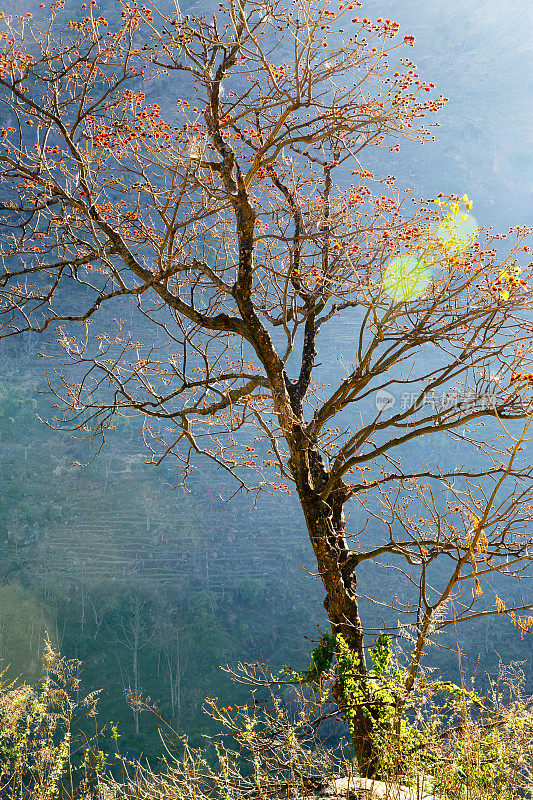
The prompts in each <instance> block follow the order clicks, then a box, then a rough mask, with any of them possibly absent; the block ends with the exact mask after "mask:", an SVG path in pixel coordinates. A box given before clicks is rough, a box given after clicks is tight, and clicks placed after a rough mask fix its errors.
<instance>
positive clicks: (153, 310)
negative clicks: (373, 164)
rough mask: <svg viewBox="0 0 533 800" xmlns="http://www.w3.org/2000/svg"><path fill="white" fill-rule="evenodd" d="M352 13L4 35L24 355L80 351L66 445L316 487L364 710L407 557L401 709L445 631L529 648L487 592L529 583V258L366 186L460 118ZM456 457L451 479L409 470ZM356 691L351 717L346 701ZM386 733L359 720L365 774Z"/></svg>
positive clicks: (314, 8)
mask: <svg viewBox="0 0 533 800" xmlns="http://www.w3.org/2000/svg"><path fill="white" fill-rule="evenodd" d="M359 5H360V4H359V2H358V0H353V2H350V3H347V4H345V5H342V4H341V5H340V6H338V7H337V6H335V7H333V6H331V7H330V5H328V3H327V2H322V0H319V1H318V2H317V3H315V4H311V5H309V4H307V3H305V2H303V0H295V2H294V3H293V4H292V5H291V6H290V7H285V6H284V5H283V3H282V2H281V0H251V1H250V2H246V0H229V2H227V3H223V4H221V5H220V7H219V11H218V13H217V14H216V15H215V16H213V17H212V18H208V17H203V16H201V17H192V16H185V17H184V16H182V15H181V14H180V13H176V16H175V17H174V18H170V17H167V16H165V15H164V14H162V13H160V12H158V11H157V10H155V9H154V10H151V9H149V8H147V7H145V6H138V5H137V4H136V3H135V2H124V3H123V4H122V23H121V24H120V26H118V27H117V28H115V29H113V30H111V29H110V26H109V25H108V22H107V20H105V19H104V18H103V17H101V16H97V14H98V12H97V10H96V9H95V6H89V9H88V11H87V16H86V17H85V18H84V19H81V20H79V21H78V20H72V21H70V22H68V24H63V25H61V24H60V23H59V21H58V17H57V14H58V9H59V4H58V5H57V6H53V7H52V10H51V12H50V15H49V18H48V17H47V18H46V19H45V20H44V21H43V22H39V23H35V24H32V23H31V22H30V21H29V20H28V19H27V17H23V18H15V19H11V18H7V17H3V19H2V24H3V26H4V32H3V33H2V40H1V47H2V54H1V56H0V87H1V90H0V91H1V95H0V96H1V101H2V108H3V114H2V116H3V118H4V119H6V120H7V122H6V123H5V126H4V128H3V129H2V131H1V137H2V138H1V142H2V144H1V150H0V169H1V179H2V185H3V197H4V199H3V203H2V206H1V211H2V217H3V238H2V250H1V257H2V263H3V270H4V271H3V274H2V277H1V281H0V286H1V295H0V313H1V320H2V322H1V325H2V328H1V331H2V335H3V336H4V337H10V336H15V335H20V334H21V333H23V332H24V331H28V330H31V331H37V332H41V333H42V332H43V331H47V330H56V331H57V344H58V345H59V349H60V352H61V353H62V357H63V360H64V361H66V366H65V367H57V368H55V369H54V374H53V376H52V377H51V378H50V386H51V388H52V389H53V391H54V392H55V393H56V394H57V395H58V397H60V399H61V404H62V407H63V409H64V414H63V416H62V417H60V418H58V425H60V426H61V427H67V428H68V427H69V426H70V427H71V428H73V429H75V430H78V431H79V430H81V431H86V432H87V435H88V436H92V437H94V438H95V440H97V441H98V440H99V441H100V442H103V441H104V439H105V434H106V431H107V430H108V429H109V428H110V427H112V426H113V424H114V420H115V418H116V417H117V416H120V415H128V414H137V415H141V416H143V418H144V420H145V423H144V436H145V439H146V442H147V444H148V446H149V448H150V449H151V451H152V457H153V460H154V461H155V462H157V463H159V462H160V461H161V460H162V459H164V458H169V459H170V458H174V459H175V460H176V464H177V466H178V467H180V468H181V469H182V470H183V472H184V474H185V475H187V474H188V473H189V471H190V470H191V468H192V467H193V466H194V465H193V457H195V456H196V455H198V454H199V455H202V456H205V457H207V458H210V459H212V460H213V461H214V462H215V463H216V465H217V466H218V467H219V468H220V469H221V470H222V471H224V472H226V473H229V474H230V476H231V478H232V479H233V480H234V481H235V487H236V490H239V489H242V490H245V491H247V492H250V493H253V492H255V491H259V490H267V491H270V492H272V493H275V492H282V493H284V492H290V491H291V490H292V491H294V490H295V491H296V493H297V495H298V498H299V501H300V504H301V508H302V510H303V513H304V516H305V520H306V524H307V529H308V532H309V538H310V541H311V544H312V546H313V549H314V552H315V555H316V559H317V565H318V573H319V575H320V577H321V579H322V581H323V584H324V588H325V591H326V600H325V603H324V604H325V608H326V611H327V613H328V616H329V620H330V622H331V626H332V630H333V632H334V634H336V635H340V636H342V637H343V640H344V642H345V644H346V645H347V647H348V648H349V649H350V651H351V652H353V653H355V654H356V656H357V658H358V663H359V669H360V680H361V686H363V687H366V688H365V689H364V690H365V691H370V685H371V679H370V676H369V668H368V667H367V665H366V659H365V645H364V634H365V630H366V629H367V628H365V625H364V622H363V621H362V620H361V618H360V614H359V603H358V599H359V597H360V595H361V594H362V595H364V594H365V590H364V587H363V590H362V592H361V590H360V589H359V588H358V586H357V581H356V576H357V573H358V568H359V567H360V566H361V565H364V564H365V562H368V561H369V560H376V559H378V558H380V557H381V558H385V559H389V561H390V566H391V567H392V568H396V569H400V570H401V575H402V576H403V578H404V580H406V581H407V582H408V583H409V584H410V585H413V586H414V587H415V588H416V593H415V598H414V599H413V600H412V601H411V600H410V599H409V597H408V596H401V597H402V603H403V604H402V603H400V601H399V600H398V598H397V597H394V598H391V597H389V596H387V597H381V596H378V595H377V594H374V595H373V599H374V600H375V601H376V602H378V603H382V604H383V606H384V607H385V608H387V609H388V610H389V612H392V613H394V614H395V615H396V616H400V617H401V619H404V620H405V621H404V622H402V621H400V623H398V630H397V633H399V634H401V635H404V636H407V637H408V639H409V640H410V641H411V642H412V652H411V660H410V666H409V669H408V675H409V677H408V679H407V682H406V686H405V696H407V695H408V694H409V691H410V689H411V687H412V684H413V682H414V681H415V679H416V676H417V674H418V670H419V666H420V660H421V656H422V653H423V649H424V647H425V645H426V643H427V640H428V637H429V636H430V634H431V633H432V632H434V631H436V630H438V629H440V628H441V627H442V626H445V625H447V624H449V623H450V622H453V623H454V624H455V622H457V621H460V620H461V621H462V620H472V619H475V618H479V617H487V616H490V615H493V614H497V613H504V614H507V615H508V616H510V617H511V618H512V620H513V621H514V622H515V623H516V624H518V625H520V627H521V628H522V630H525V629H527V628H528V627H529V625H530V623H531V619H529V620H528V619H527V618H526V617H520V616H519V612H520V610H525V609H526V608H528V607H529V603H528V602H526V601H523V600H521V599H518V600H516V601H510V600H508V599H507V600H504V599H500V598H499V597H498V596H496V595H495V593H494V591H492V590H490V588H489V581H488V580H487V576H488V575H489V574H492V575H494V574H500V575H510V576H518V575H519V574H520V572H521V571H523V570H524V569H526V568H527V566H528V564H529V560H530V547H531V535H530V528H529V525H530V509H531V491H532V485H531V477H532V473H531V468H530V467H529V465H527V464H524V462H523V460H521V454H520V451H521V448H522V447H523V446H524V442H525V441H526V440H527V426H528V425H529V420H530V418H531V413H532V402H531V395H530V386H531V383H532V382H533V373H532V372H531V371H530V370H531V338H530V337H531V322H530V320H531V313H530V312H531V306H532V303H531V297H530V294H529V291H528V289H529V287H528V285H527V281H528V280H529V279H530V275H531V264H529V265H528V266H525V267H524V269H525V271H523V272H522V273H521V271H520V270H521V268H520V265H519V263H518V261H519V257H520V255H521V251H525V252H526V253H527V252H529V251H528V250H527V246H526V245H525V244H524V239H525V237H526V236H527V234H528V233H529V231H528V230H527V229H526V228H524V227H515V228H513V229H512V230H511V231H510V232H509V235H508V238H507V241H506V243H505V245H502V244H501V243H500V241H499V240H500V238H505V237H500V236H496V235H492V234H487V235H483V234H481V233H477V231H474V233H472V232H471V231H470V232H469V233H467V234H465V233H464V230H465V225H466V226H468V224H469V223H468V216H469V215H468V212H469V210H470V208H471V203H470V201H469V200H468V198H467V197H464V198H463V199H462V200H460V199H459V197H458V196H452V197H450V198H443V199H442V200H441V199H437V200H436V201H431V202H429V201H427V202H421V203H414V204H413V203H411V198H410V194H409V192H405V191H403V190H400V189H397V188H396V187H395V179H394V176H392V175H387V176H385V177H384V178H379V177H377V176H376V175H374V174H373V173H372V172H370V171H369V170H368V168H365V164H364V163H363V162H362V159H363V158H364V157H365V153H366V151H367V149H368V148H371V147H377V148H380V149H381V152H382V153H383V154H384V156H385V155H386V154H387V153H388V152H390V151H395V150H397V149H398V147H399V144H398V142H399V141H401V140H402V139H403V138H407V139H411V140H416V141H420V142H423V141H425V140H426V139H429V138H430V134H429V132H428V130H427V128H424V123H426V122H427V118H428V117H430V116H431V114H432V113H433V112H435V111H437V110H438V109H439V108H440V107H441V106H442V105H443V104H444V102H445V100H446V98H443V97H435V96H434V95H433V93H432V90H433V88H434V87H433V84H430V83H429V84H426V83H424V82H423V81H422V79H421V78H420V76H419V75H418V73H417V71H416V67H415V65H414V63H413V62H412V61H411V60H410V59H409V57H408V56H406V55H404V53H405V52H406V50H404V48H409V47H410V46H411V45H412V44H413V42H414V38H413V37H412V36H409V35H406V36H403V38H402V36H401V35H398V24H397V23H396V22H395V21H393V20H390V19H383V18H379V19H378V20H377V21H376V22H371V21H369V20H368V19H366V18H359V17H352V16H351V15H352V13H355V12H354V11H353V9H355V8H357V7H358V6H359ZM341 19H342V21H343V22H342V24H343V25H344V26H345V27H344V28H342V27H341V28H339V27H338V26H339V24H340V22H341ZM397 64H398V66H396V65H397ZM178 81H179V85H180V94H181V97H177V95H176V91H175V87H176V86H177V85H178V83H177V82H178ZM145 93H146V94H145ZM161 105H164V106H165V116H164V117H163V116H162V111H161V107H160V106H161ZM349 173H351V176H353V177H352V179H351V184H350V185H348V183H349V179H350V176H349ZM504 246H505V247H506V252H505V253H504V254H503V255H500V253H501V252H502V248H503V247H504ZM126 303H127V308H128V311H127V315H128V320H127V321H126V320H124V319H121V315H122V314H124V313H126V312H125V311H124V309H125V308H126ZM112 314H115V318H114V319H112ZM335 320H337V322H336V323H335ZM343 324H344V325H346V326H348V330H349V331H350V337H349V345H348V346H347V347H346V350H345V352H343V355H342V359H340V361H339V363H338V365H337V367H335V365H330V366H331V370H330V371H329V372H327V371H326V370H324V368H323V367H321V362H322V360H323V358H324V357H325V358H326V359H327V358H331V347H329V345H330V343H331V339H332V338H335V337H336V336H337V335H338V332H339V330H340V327H339V326H340V325H343ZM328 347H329V349H328ZM56 350H57V348H56ZM53 353H54V347H52V349H51V350H49V351H47V353H46V354H48V355H53ZM321 354H322V355H321ZM332 375H333V378H332ZM332 380H333V381H334V382H333V383H332ZM400 397H401V403H397V404H396V405H393V402H394V400H395V399H399V398H400ZM517 420H523V421H524V427H523V428H521V431H519V432H517V428H516V426H517V422H516V421H517ZM487 423H492V425H489V426H488V427H485V428H484V427H483V426H484V425H487ZM423 437H425V438H423ZM444 437H447V440H449V441H451V442H456V443H458V446H459V447H458V457H457V460H456V463H455V464H454V465H453V467H451V468H447V467H445V466H444V465H441V466H439V464H437V463H436V461H435V459H434V458H431V459H429V458H428V459H427V460H425V461H423V460H422V459H421V458H420V459H418V463H417V464H416V465H415V466H413V465H412V461H413V458H406V457H405V456H404V454H405V453H406V452H407V448H408V447H409V446H411V445H420V444H421V443H422V442H424V444H425V443H427V442H429V441H431V442H432V444H431V445H430V448H435V446H436V444H437V442H438V441H443V440H444ZM402 456H403V460H402ZM408 462H409V463H408ZM365 475H366V477H365ZM289 487H291V488H289ZM350 501H355V503H356V504H359V506H358V507H359V509H360V513H359V518H360V519H361V518H362V517H361V514H362V515H363V518H365V515H366V519H367V522H366V523H363V524H362V525H361V529H360V530H351V531H348V530H347V529H346V519H345V514H344V509H345V506H346V504H348V503H349V502H350ZM378 540H379V541H378ZM484 586H487V589H486V591H484V588H482V587H484ZM334 694H335V697H336V699H337V701H338V703H339V705H340V706H343V704H345V697H344V691H343V685H342V681H338V682H337V684H336V686H335V687H334ZM401 705H402V704H401V702H400V703H399V707H401ZM372 726H373V722H372V719H371V718H370V717H369V715H368V714H367V713H366V712H365V708H364V704H360V705H359V706H358V707H357V708H356V710H355V720H354V721H353V730H352V733H353V740H354V745H355V747H356V750H357V753H358V758H359V761H360V766H361V769H362V770H366V771H371V769H372V767H371V764H372V763H373V758H372Z"/></svg>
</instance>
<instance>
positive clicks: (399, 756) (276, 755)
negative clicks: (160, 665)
mask: <svg viewBox="0 0 533 800" xmlns="http://www.w3.org/2000/svg"><path fill="white" fill-rule="evenodd" d="M79 666H80V665H79V662H76V661H66V660H65V659H62V658H60V657H59V656H58V655H57V654H56V653H55V652H54V651H53V649H52V648H51V646H50V645H49V644H48V646H47V647H46V652H45V663H44V677H43V679H42V681H41V683H40V685H39V686H37V687H35V688H33V687H30V686H27V685H25V684H23V685H14V684H5V683H4V684H2V685H1V686H0V798H1V799H2V800H53V798H56V797H57V798H65V799H66V800H85V798H87V800H88V799H89V798H91V800H255V799H256V798H257V800H269V798H276V799H278V798H287V800H291V799H294V800H296V798H304V797H313V796H316V795H321V796H322V797H327V796H330V797H331V796H343V797H346V798H351V800H354V798H357V797H367V798H370V797H375V798H386V799H387V800H394V798H402V800H407V799H408V798H409V800H411V799H412V800H415V799H416V800H419V799H421V798H429V797H436V798H437V797H438V798H439V800H519V798H532V797H533V792H532V784H533V774H532V765H533V714H532V710H531V703H530V701H529V700H528V699H527V698H524V697H523V695H522V686H523V675H522V673H521V671H520V669H519V667H518V666H516V665H515V666H511V667H507V668H502V669H501V670H500V673H499V675H497V676H496V678H495V679H494V680H492V682H491V683H490V687H489V691H488V692H487V693H486V696H484V697H483V698H479V697H478V696H477V695H476V694H475V693H473V692H472V693H470V692H460V693H455V694H454V693H453V692H450V691H449V690H447V689H446V685H445V684H438V683H437V684H433V686H430V685H427V686H421V687H419V689H418V693H417V702H416V705H415V707H414V708H413V710H412V714H411V719H410V720H409V722H410V728H409V730H410V733H409V735H408V736H404V737H403V739H402V742H401V744H400V745H398V741H397V738H395V737H394V736H392V735H391V734H390V733H389V732H387V731H383V732H382V735H381V740H380V747H381V753H382V775H381V778H382V781H379V782H378V781H376V782H375V783H373V784H372V783H371V782H368V781H360V780H359V779H358V777H357V775H356V774H355V772H354V767H353V762H352V759H351V755H350V750H349V747H348V746H346V747H345V748H344V749H343V748H342V747H337V748H331V747H328V746H327V745H325V744H324V743H323V742H322V741H321V740H320V738H319V732H320V721H321V720H323V719H324V717H325V718H328V717H329V716H330V711H331V709H329V706H328V705H327V702H328V701H327V687H325V686H324V687H319V689H318V691H317V692H312V691H309V690H308V689H306V688H305V687H286V688H285V690H284V691H281V692H280V691H279V690H278V691H276V690H275V689H274V688H273V687H272V686H271V687H270V688H268V687H267V686H266V685H263V689H264V691H263V696H264V699H263V701H262V702H258V701H257V700H256V699H255V697H253V698H252V701H251V702H250V704H249V705H248V706H243V707H239V708H235V709H233V708H231V707H228V708H224V707H223V708H221V707H220V706H219V705H218V704H217V702H216V701H215V700H207V701H206V711H207V713H208V714H210V715H211V716H212V717H213V718H214V719H215V720H217V721H218V722H219V724H220V729H221V733H220V735H219V736H217V737H214V738H211V739H209V740H206V747H205V749H192V748H190V747H189V746H188V744H187V742H186V740H183V739H180V737H179V736H178V735H177V734H176V733H175V732H174V733H173V732H172V731H170V732H168V730H167V733H168V736H167V735H165V742H166V752H165V756H164V758H163V759H162V761H161V763H160V764H159V765H158V766H157V768H156V767H150V766H149V765H147V764H146V763H140V762H131V761H128V760H127V759H125V758H124V757H122V756H121V755H120V753H119V752H118V738H119V737H118V734H117V732H116V731H115V730H114V729H113V728H111V729H110V730H109V731H108V733H110V736H108V737H107V741H108V742H109V743H110V745H111V746H112V747H114V748H115V752H114V753H111V749H112V748H111V747H108V748H107V749H105V748H102V749H100V743H101V742H102V741H103V739H102V738H101V734H97V735H96V737H95V738H94V739H93V740H91V741H88V740H87V739H81V740H80V739H79V736H78V737H77V738H76V739H75V738H74V737H73V730H74V729H76V728H77V721H78V719H79V717H80V716H81V715H85V716H87V715H89V716H94V715H95V713H96V711H95V703H96V694H92V695H90V696H89V697H87V698H84V699H83V700H82V701H81V702H74V700H73V697H74V696H75V694H76V692H77V690H78V686H79V677H78V673H79ZM328 709H329V710H328ZM161 723H162V727H163V726H164V722H163V720H161ZM167 728H168V726H167ZM104 749H105V752H104ZM112 762H113V763H114V764H115V767H116V768H117V767H118V771H117V769H115V771H114V774H112V772H113V771H112V770H111V769H110V764H111V763H112Z"/></svg>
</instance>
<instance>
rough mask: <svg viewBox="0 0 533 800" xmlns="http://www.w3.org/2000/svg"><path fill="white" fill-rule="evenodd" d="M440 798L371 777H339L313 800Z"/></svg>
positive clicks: (437, 799) (430, 793)
mask: <svg viewBox="0 0 533 800" xmlns="http://www.w3.org/2000/svg"><path fill="white" fill-rule="evenodd" d="M315 798H316V800H326V799H327V798H335V799H336V800H439V798H438V797H437V795H435V794H433V792H431V791H429V792H427V791H422V790H421V789H417V788H416V787H410V786H402V785H401V784H398V783H385V782H384V781H377V780H372V779H371V778H359V777H357V776H354V777H349V778H337V780H335V781H333V782H332V783H331V784H330V785H329V786H326V787H324V788H323V789H321V790H320V792H318V794H316V795H315V797H314V798H313V800H315Z"/></svg>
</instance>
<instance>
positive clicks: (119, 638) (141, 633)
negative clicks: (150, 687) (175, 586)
mask: <svg viewBox="0 0 533 800" xmlns="http://www.w3.org/2000/svg"><path fill="white" fill-rule="evenodd" d="M149 606H150V599H149V598H148V597H147V595H146V590H145V589H143V588H139V587H138V586H136V587H135V588H134V590H133V591H132V593H131V596H130V598H129V599H128V601H127V606H126V609H125V613H123V614H120V615H119V616H117V617H116V618H115V620H114V622H113V624H112V625H111V626H109V632H110V633H111V635H112V637H113V639H114V640H115V642H118V643H119V644H121V645H122V646H123V647H125V648H126V649H127V650H129V651H130V653H131V668H132V678H133V683H129V685H128V686H126V685H124V691H125V692H126V697H127V699H128V702H129V704H130V706H131V710H132V712H133V723H134V731H135V733H136V734H138V733H139V732H140V715H141V710H142V706H143V701H142V686H141V680H140V676H139V655H140V652H141V650H143V649H144V648H145V647H146V646H147V645H148V644H150V642H151V641H152V639H153V638H154V635H155V630H156V629H155V625H154V624H153V623H152V622H151V621H150V620H149V619H148V618H147V617H148V611H149ZM117 657H118V654H117ZM119 666H120V664H119ZM121 672H122V667H121Z"/></svg>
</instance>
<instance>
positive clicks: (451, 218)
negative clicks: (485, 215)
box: [433, 211, 479, 253]
mask: <svg viewBox="0 0 533 800" xmlns="http://www.w3.org/2000/svg"><path fill="white" fill-rule="evenodd" d="M478 233H479V228H478V224H477V221H476V218H475V217H474V215H473V214H467V213H466V212H461V211H456V212H452V211H450V212H448V214H446V216H445V217H444V219H443V220H442V222H439V224H438V225H437V227H436V228H435V229H434V231H433V235H434V236H435V238H436V239H437V240H438V243H439V244H440V245H441V247H443V248H444V249H445V250H447V251H449V252H450V253H464V251H465V250H468V248H469V247H471V245H473V244H474V242H475V241H476V239H477V236H478Z"/></svg>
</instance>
